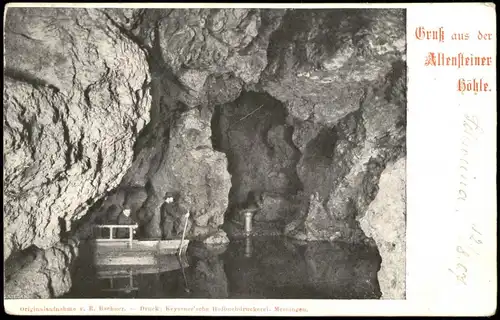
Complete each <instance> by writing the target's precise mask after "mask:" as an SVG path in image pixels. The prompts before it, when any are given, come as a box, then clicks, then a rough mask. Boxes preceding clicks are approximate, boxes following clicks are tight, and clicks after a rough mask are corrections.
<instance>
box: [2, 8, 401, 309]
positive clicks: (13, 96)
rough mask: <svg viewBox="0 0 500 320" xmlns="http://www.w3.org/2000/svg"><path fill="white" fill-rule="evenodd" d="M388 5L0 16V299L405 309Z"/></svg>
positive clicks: (397, 73) (397, 104) (397, 57)
mask: <svg viewBox="0 0 500 320" xmlns="http://www.w3.org/2000/svg"><path fill="white" fill-rule="evenodd" d="M406 22H407V21H406V9H405V8H397V9H391V8H353V9H350V8H328V9H298V8H236V7H235V8H229V7H228V8H210V7H204V8H201V7H200V8H140V7H137V8H131V7H127V8H125V7H124V8H120V7H119V6H115V7H109V8H104V7H102V8H101V7H95V8H90V7H79V8H77V7H74V8H73V7H56V6H53V7H28V6H27V7H10V8H8V9H7V10H6V13H5V21H4V85H3V144H4V147H3V172H4V176H3V179H4V180H3V185H4V187H3V194H4V196H3V201H4V206H3V210H4V216H3V219H4V220H3V222H4V229H3V231H4V298H5V299H314V300H318V299H324V300H352V299H355V300H359V299H368V300H404V299H406V212H407V207H406V203H407V202H406V155H407V148H406V131H407V98H406V97H407V66H406V48H407V46H406V44H407V38H406V37H407V31H406Z"/></svg>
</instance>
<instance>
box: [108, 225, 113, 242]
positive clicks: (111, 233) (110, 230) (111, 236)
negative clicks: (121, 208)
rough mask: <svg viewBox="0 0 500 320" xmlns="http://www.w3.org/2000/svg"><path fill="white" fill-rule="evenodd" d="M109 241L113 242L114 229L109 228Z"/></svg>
mask: <svg viewBox="0 0 500 320" xmlns="http://www.w3.org/2000/svg"><path fill="white" fill-rule="evenodd" d="M109 240H113V227H109Z"/></svg>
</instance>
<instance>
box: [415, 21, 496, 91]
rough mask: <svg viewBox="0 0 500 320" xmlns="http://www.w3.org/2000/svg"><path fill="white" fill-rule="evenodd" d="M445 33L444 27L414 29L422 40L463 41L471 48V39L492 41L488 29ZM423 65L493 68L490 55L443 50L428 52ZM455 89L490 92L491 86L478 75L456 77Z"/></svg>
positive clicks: (492, 35) (416, 36)
mask: <svg viewBox="0 0 500 320" xmlns="http://www.w3.org/2000/svg"><path fill="white" fill-rule="evenodd" d="M447 34H448V33H447V32H446V33H445V29H444V28H443V27H440V28H438V29H428V28H425V27H422V26H420V27H417V28H416V29H415V38H416V39H417V40H422V41H438V42H445V41H446V40H449V41H454V42H463V43H464V44H467V48H473V47H474V45H473V44H472V45H471V44H470V42H471V41H473V40H475V41H492V40H494V34H493V33H491V32H488V31H483V30H477V31H475V32H473V33H472V34H471V33H469V32H453V33H451V35H449V34H448V37H447V36H446V35H447ZM424 66H426V67H456V68H458V69H461V68H465V67H471V68H495V65H494V59H493V56H492V55H481V54H473V53H465V52H457V53H453V54H448V53H444V52H428V53H427V55H426V56H425V58H424ZM456 88H457V91H458V92H460V93H462V94H464V93H465V92H473V93H474V94H478V93H479V92H491V91H492V88H491V86H490V84H489V82H488V80H486V79H484V78H481V77H478V78H472V79H465V78H459V79H457V86H456Z"/></svg>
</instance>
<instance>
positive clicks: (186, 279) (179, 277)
mask: <svg viewBox="0 0 500 320" xmlns="http://www.w3.org/2000/svg"><path fill="white" fill-rule="evenodd" d="M82 260H86V261H82ZM186 260H187V263H183V264H182V265H183V266H182V267H181V265H180V264H179V267H178V268H173V270H172V268H171V269H170V271H167V272H154V273H153V272H151V271H148V272H146V271H144V272H141V271H140V270H136V271H134V272H130V269H128V270H127V267H125V269H124V270H122V271H121V272H120V273H121V274H118V273H116V275H115V276H113V277H112V278H113V279H112V280H110V279H109V278H110V277H109V276H107V277H103V276H102V274H101V275H100V276H99V275H97V273H96V271H95V269H94V268H92V267H90V266H89V265H88V264H86V262H88V260H87V259H81V260H80V261H79V262H77V265H76V268H75V271H74V274H73V286H72V290H71V291H70V292H69V293H68V294H67V295H65V296H63V297H62V298H215V299H231V298H240V299H379V298H380V295H381V294H380V288H379V283H378V279H377V271H378V270H379V268H380V262H381V259H380V256H379V254H378V251H377V249H376V248H373V247H367V246H355V245H350V244H345V243H330V242H309V243H299V242H295V241H293V240H290V239H287V238H284V237H250V238H246V239H235V240H233V241H232V242H231V243H229V244H227V245H226V246H224V247H218V248H214V247H208V246H206V245H203V244H202V243H197V242H193V243H190V245H189V248H188V250H187V256H186Z"/></svg>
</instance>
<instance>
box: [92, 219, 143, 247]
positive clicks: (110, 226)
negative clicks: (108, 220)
mask: <svg viewBox="0 0 500 320" xmlns="http://www.w3.org/2000/svg"><path fill="white" fill-rule="evenodd" d="M95 227H96V228H98V229H109V238H101V239H95V240H96V241H128V242H129V245H130V247H132V241H133V239H134V230H135V229H137V228H138V227H139V226H138V225H137V224H98V225H95ZM114 229H128V238H126V239H124V238H113V231H114Z"/></svg>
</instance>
